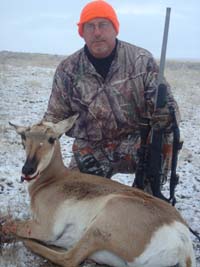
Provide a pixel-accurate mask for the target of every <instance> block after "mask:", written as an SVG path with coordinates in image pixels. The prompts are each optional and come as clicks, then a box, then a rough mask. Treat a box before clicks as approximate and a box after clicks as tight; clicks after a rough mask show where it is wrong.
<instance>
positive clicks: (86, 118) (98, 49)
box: [44, 0, 179, 177]
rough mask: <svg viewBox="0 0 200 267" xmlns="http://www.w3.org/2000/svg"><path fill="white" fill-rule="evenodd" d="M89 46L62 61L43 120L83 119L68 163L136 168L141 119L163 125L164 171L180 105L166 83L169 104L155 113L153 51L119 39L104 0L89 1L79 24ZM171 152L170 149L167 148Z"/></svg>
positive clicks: (111, 170) (105, 171)
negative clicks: (173, 113) (74, 116)
mask: <svg viewBox="0 0 200 267" xmlns="http://www.w3.org/2000/svg"><path fill="white" fill-rule="evenodd" d="M78 32H79V35H80V36H81V37H82V38H83V39H84V41H85V46H84V47H83V48H82V49H80V50H79V51H77V52H75V53H74V54H72V55H70V56H68V57H67V59H65V60H64V61H62V62H61V64H60V65H59V66H58V68H57V70H56V73H55V77H54V82H53V89H52V94H51V97H50V99H49V104H48V109H47V112H46V113H45V116H44V119H45V120H48V121H53V122H57V121H60V120H63V119H66V118H67V117H69V116H71V115H72V114H74V113H79V118H78V119H77V122H76V124H75V126H74V127H73V129H72V130H70V131H69V132H68V133H67V135H69V136H71V137H74V138H75V141H74V144H73V153H74V159H73V160H72V161H71V164H70V167H71V168H75V167H77V166H78V167H79V169H80V170H81V171H82V172H86V173H91V174H97V175H101V176H104V177H111V176H112V175H113V174H115V173H118V172H121V173H134V172H135V169H136V165H137V162H138V155H137V150H138V148H139V147H140V131H139V130H140V122H141V120H142V119H144V118H145V119H148V120H149V121H150V124H151V127H152V129H157V128H165V129H166V134H165V146H164V148H167V149H165V164H164V167H163V168H165V170H164V171H165V173H167V171H168V169H169V165H170V160H171V149H168V148H171V134H170V133H169V132H170V127H171V116H170V113H169V107H171V106H173V108H175V110H176V116H177V119H178V117H179V113H178V108H177V104H176V102H175V100H174V98H173V96H172V93H171V90H170V87H169V85H167V91H168V93H167V103H166V106H165V107H164V108H163V109H162V110H159V112H154V106H155V92H156V87H157V74H158V67H157V64H156V62H155V60H154V59H153V57H152V55H151V53H150V52H148V51H147V50H145V49H143V48H140V47H137V46H135V45H132V44H129V43H126V42H123V41H121V40H118V39H117V38H116V37H117V35H118V32H119V22H118V19H117V15H116V13H115V11H114V9H113V8H112V7H111V6H110V5H109V4H108V3H106V2H105V1H102V0H97V1H92V2H90V3H88V4H87V5H86V6H85V7H84V8H83V10H82V12H81V15H80V21H79V23H78ZM166 151H167V152H166Z"/></svg>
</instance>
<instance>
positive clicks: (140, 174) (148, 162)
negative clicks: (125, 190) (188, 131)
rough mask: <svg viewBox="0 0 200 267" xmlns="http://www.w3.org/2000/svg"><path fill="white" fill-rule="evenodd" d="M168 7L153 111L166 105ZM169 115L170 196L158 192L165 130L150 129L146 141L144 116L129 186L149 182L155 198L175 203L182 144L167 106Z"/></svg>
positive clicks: (143, 186) (139, 186)
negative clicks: (171, 146)
mask: <svg viewBox="0 0 200 267" xmlns="http://www.w3.org/2000/svg"><path fill="white" fill-rule="evenodd" d="M170 11H171V8H167V10H166V18H165V28H164V34H163V43H162V50H161V58H160V67H159V73H158V88H157V91H156V98H155V99H156V101H155V103H156V104H155V110H157V109H160V108H163V107H164V106H165V104H166V94H167V87H166V84H164V83H163V78H164V67H165V58H166V48H167V39H168V30H169V21H170ZM169 111H170V114H171V117H172V120H173V125H172V132H173V151H172V165H171V177H170V197H169V198H166V197H165V196H164V195H163V194H162V192H161V181H162V180H163V173H162V166H163V155H162V146H163V136H164V132H165V129H160V130H153V129H152V135H151V140H150V143H149V142H147V139H148V136H149V133H150V131H151V127H150V123H149V120H148V119H145V118H143V119H142V120H141V123H140V136H141V145H140V148H139V150H138V156H139V162H138V165H137V169H136V175H135V180H134V183H133V186H136V187H138V188H140V189H142V190H144V189H145V187H146V183H150V186H151V191H152V194H153V195H154V196H156V197H158V198H161V199H163V200H165V201H167V202H171V203H172V205H175V203H176V198H175V194H174V193H175V187H176V185H177V184H178V180H179V177H178V175H177V173H176V167H177V161H178V152H179V150H180V149H181V147H182V144H181V142H180V131H179V127H178V123H177V121H176V116H175V110H174V109H173V107H170V110H169Z"/></svg>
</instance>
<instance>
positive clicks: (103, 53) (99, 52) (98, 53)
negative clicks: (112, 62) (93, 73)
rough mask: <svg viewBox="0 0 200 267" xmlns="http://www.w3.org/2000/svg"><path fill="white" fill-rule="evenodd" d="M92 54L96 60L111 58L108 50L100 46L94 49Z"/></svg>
mask: <svg viewBox="0 0 200 267" xmlns="http://www.w3.org/2000/svg"><path fill="white" fill-rule="evenodd" d="M91 53H92V55H93V56H94V57H96V58H104V57H107V56H109V54H110V53H109V51H108V49H107V48H105V47H100V46H99V47H95V48H93V49H92V51H91Z"/></svg>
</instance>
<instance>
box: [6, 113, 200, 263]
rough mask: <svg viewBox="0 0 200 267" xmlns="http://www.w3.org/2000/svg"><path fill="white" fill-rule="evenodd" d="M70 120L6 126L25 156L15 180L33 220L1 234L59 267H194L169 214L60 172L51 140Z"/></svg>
mask: <svg viewBox="0 0 200 267" xmlns="http://www.w3.org/2000/svg"><path fill="white" fill-rule="evenodd" d="M76 118H77V116H76V115H75V116H73V117H71V118H69V119H68V120H65V121H61V122H59V123H57V124H51V123H45V122H43V123H40V124H37V125H34V126H32V127H30V128H25V127H19V126H15V125H13V126H14V127H15V129H16V131H17V132H18V133H19V134H20V135H21V137H22V142H23V144H24V146H25V150H26V156H27V159H26V162H25V165H24V167H23V169H22V180H26V181H27V182H28V188H29V194H30V204H31V210H32V214H33V219H32V220H29V221H22V222H17V221H13V222H10V223H6V224H5V225H4V226H3V231H4V232H5V233H8V232H12V233H14V234H15V235H17V236H18V237H20V238H23V239H24V243H25V245H26V246H28V247H29V248H30V249H31V250H32V251H33V252H35V253H37V254H39V255H41V256H43V257H45V258H47V259H49V260H50V261H52V262H54V263H56V264H58V265H61V266H66V267H77V266H79V264H81V263H82V262H83V261H84V260H86V259H91V260H93V261H95V262H96V263H99V264H106V265H109V266H113V267H127V266H128V267H170V266H179V267H194V266H196V265H195V258H194V253H193V248H192V243H191V240H190V233H189V230H188V227H187V226H186V224H185V222H184V220H183V219H182V217H181V216H180V214H179V213H178V211H177V210H176V209H175V208H174V207H172V206H170V205H169V204H168V203H165V202H164V201H162V200H159V199H157V198H154V197H152V196H150V195H148V194H145V193H144V192H142V191H140V190H137V189H134V188H131V187H128V186H125V185H122V184H119V183H117V182H114V181H112V180H109V179H105V178H101V177H97V176H93V175H88V174H83V173H80V172H75V171H71V170H69V169H67V168H66V167H65V166H64V163H63V161H62V156H61V152H60V145H59V140H58V137H59V136H61V134H63V133H65V132H66V131H68V130H69V129H70V128H71V127H72V126H73V124H74V122H75V120H76ZM37 241H41V242H42V244H41V243H39V242H37ZM49 245H54V246H56V247H60V248H62V251H60V250H57V249H53V248H52V247H51V248H50V247H49Z"/></svg>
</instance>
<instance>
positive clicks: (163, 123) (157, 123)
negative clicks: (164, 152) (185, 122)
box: [150, 106, 172, 130]
mask: <svg viewBox="0 0 200 267" xmlns="http://www.w3.org/2000/svg"><path fill="white" fill-rule="evenodd" d="M171 122H172V117H171V114H170V113H169V109H168V107H167V106H165V107H163V108H158V109H156V111H154V113H153V114H152V118H151V121H150V124H151V127H152V128H153V129H154V130H162V129H169V128H170V127H171Z"/></svg>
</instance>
